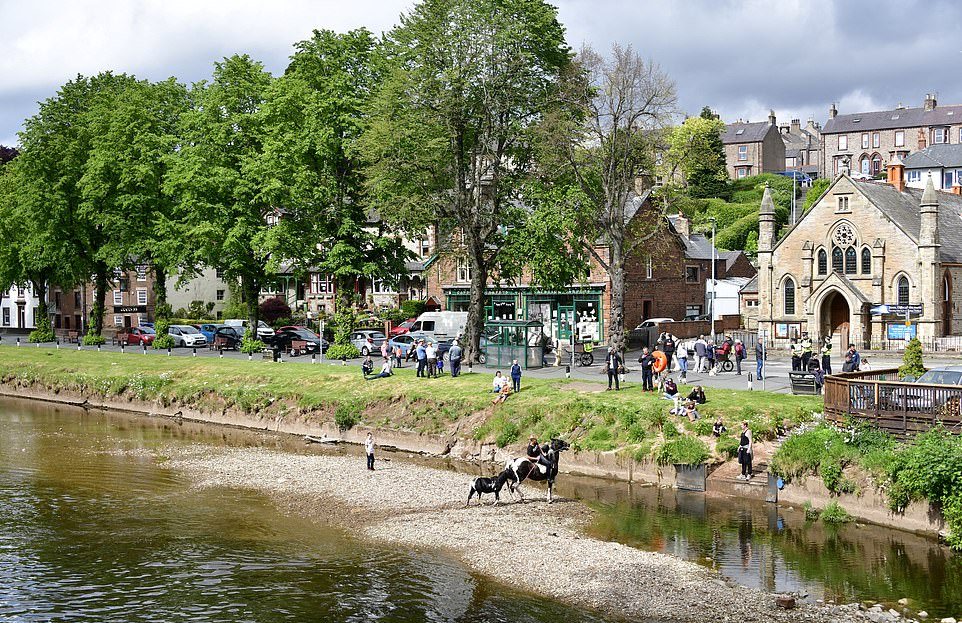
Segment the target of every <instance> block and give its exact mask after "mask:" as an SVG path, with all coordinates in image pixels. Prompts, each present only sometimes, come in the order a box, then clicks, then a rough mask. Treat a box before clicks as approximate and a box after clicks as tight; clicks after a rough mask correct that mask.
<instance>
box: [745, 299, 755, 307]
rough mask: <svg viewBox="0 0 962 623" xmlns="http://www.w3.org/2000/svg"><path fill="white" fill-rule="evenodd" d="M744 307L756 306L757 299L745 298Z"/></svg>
mask: <svg viewBox="0 0 962 623" xmlns="http://www.w3.org/2000/svg"><path fill="white" fill-rule="evenodd" d="M745 307H758V299H745Z"/></svg>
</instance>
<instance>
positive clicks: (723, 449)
mask: <svg viewBox="0 0 962 623" xmlns="http://www.w3.org/2000/svg"><path fill="white" fill-rule="evenodd" d="M738 445H739V444H738V440H737V439H735V438H734V437H720V438H719V439H718V441H716V442H715V450H716V451H717V452H718V454H721V455H722V456H725V457H727V458H729V459H733V458H735V457H736V456H738Z"/></svg>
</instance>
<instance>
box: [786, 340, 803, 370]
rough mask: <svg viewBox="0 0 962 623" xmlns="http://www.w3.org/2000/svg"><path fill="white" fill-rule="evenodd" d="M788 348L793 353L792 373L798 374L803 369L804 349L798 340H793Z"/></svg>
mask: <svg viewBox="0 0 962 623" xmlns="http://www.w3.org/2000/svg"><path fill="white" fill-rule="evenodd" d="M788 348H789V350H791V351H792V372H798V371H799V370H801V369H802V347H801V345H800V344H799V343H798V340H796V339H795V338H792V341H791V342H789V344H788Z"/></svg>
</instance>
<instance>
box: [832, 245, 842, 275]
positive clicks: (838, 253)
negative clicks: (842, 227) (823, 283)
mask: <svg viewBox="0 0 962 623" xmlns="http://www.w3.org/2000/svg"><path fill="white" fill-rule="evenodd" d="M832 272H836V273H840V272H842V250H841V249H839V248H838V247H832Z"/></svg>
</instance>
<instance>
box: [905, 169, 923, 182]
mask: <svg viewBox="0 0 962 623" xmlns="http://www.w3.org/2000/svg"><path fill="white" fill-rule="evenodd" d="M906 177H907V179H908V181H910V182H921V181H922V172H921V171H909V172H907V173H906Z"/></svg>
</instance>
